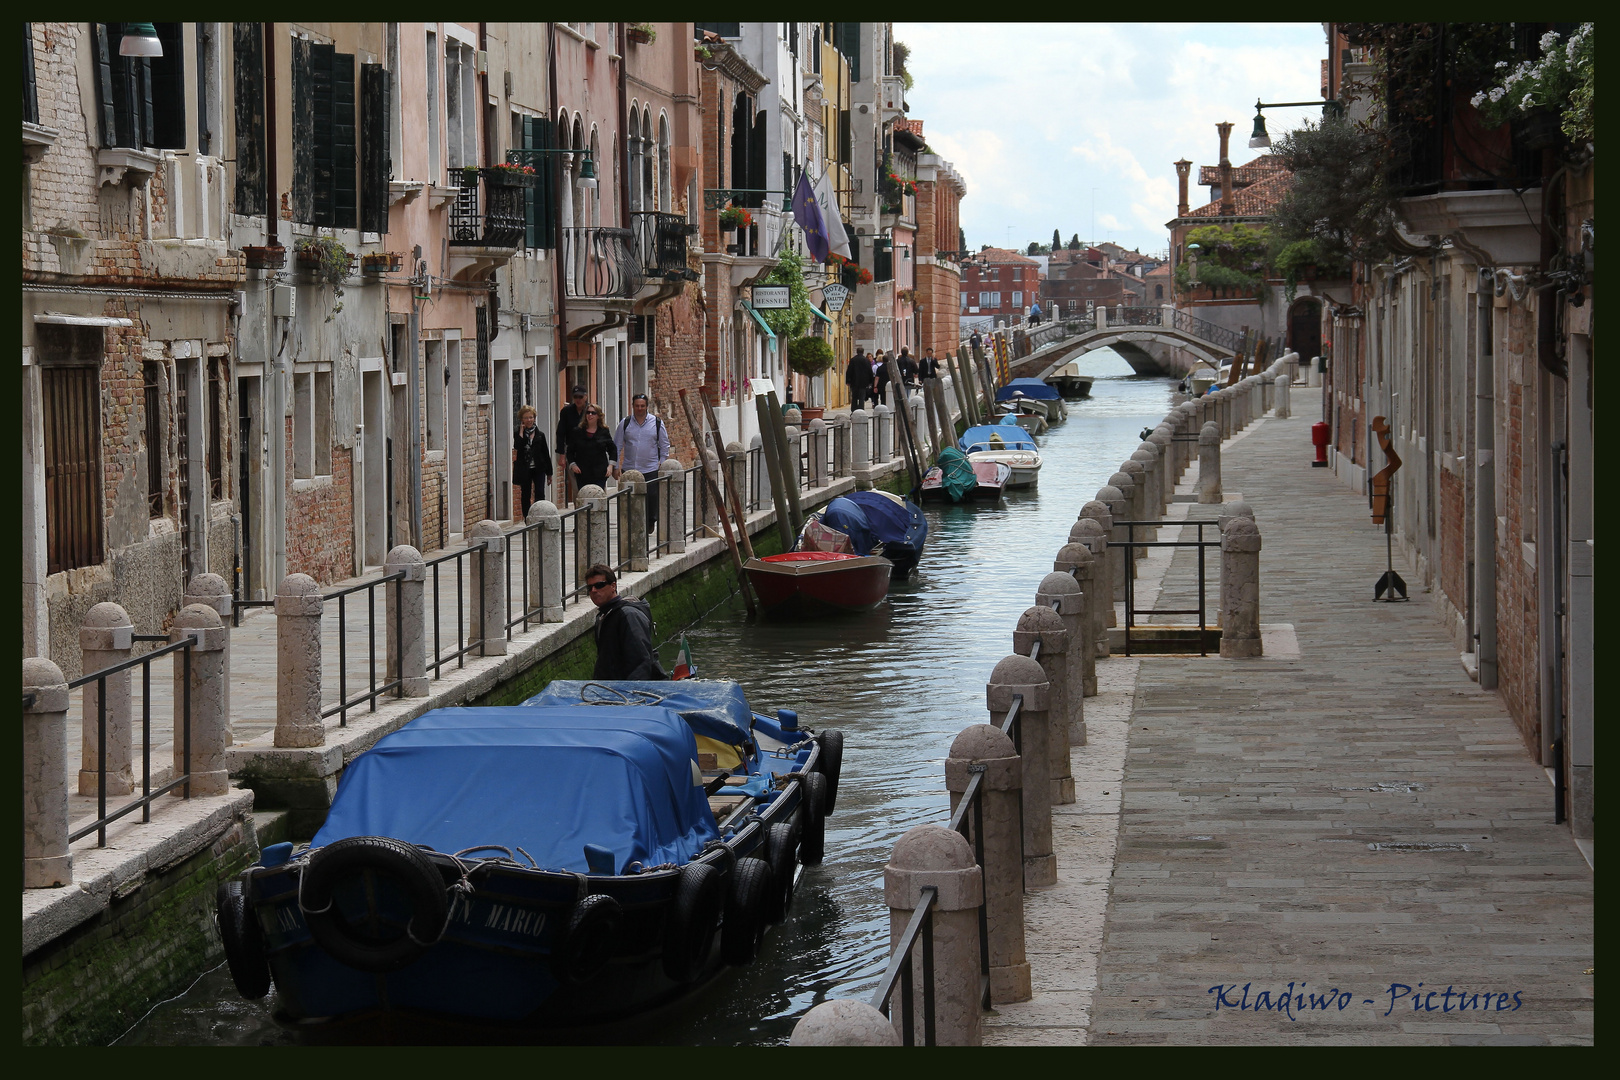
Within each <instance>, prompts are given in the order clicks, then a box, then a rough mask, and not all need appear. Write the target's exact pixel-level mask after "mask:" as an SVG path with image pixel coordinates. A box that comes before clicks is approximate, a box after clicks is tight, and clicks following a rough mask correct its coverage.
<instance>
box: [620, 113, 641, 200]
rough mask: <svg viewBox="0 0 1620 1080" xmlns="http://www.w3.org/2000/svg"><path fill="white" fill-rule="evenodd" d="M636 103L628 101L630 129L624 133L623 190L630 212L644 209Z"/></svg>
mask: <svg viewBox="0 0 1620 1080" xmlns="http://www.w3.org/2000/svg"><path fill="white" fill-rule="evenodd" d="M637 115H638V114H637V105H636V103H635V102H634V101H632V102H631V103H630V130H629V131H626V132H625V133H624V156H625V177H624V180H625V192H626V194H627V195H628V196H629V199H628V201H629V203H630V212H631V213H632V214H633V213H635V212H636V211H638V210H642V209H644V207H643V206H642V205H641V200H642V187H641V137H640V132H639V131H638V130H637V125H636V117H637Z"/></svg>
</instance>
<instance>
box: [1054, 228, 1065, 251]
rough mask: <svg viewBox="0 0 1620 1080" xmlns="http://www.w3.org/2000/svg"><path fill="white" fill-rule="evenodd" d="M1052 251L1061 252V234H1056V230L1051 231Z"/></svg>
mask: <svg viewBox="0 0 1620 1080" xmlns="http://www.w3.org/2000/svg"><path fill="white" fill-rule="evenodd" d="M1052 250H1053V251H1062V250H1063V234H1062V233H1060V232H1058V231H1057V230H1056V229H1053V230H1052Z"/></svg>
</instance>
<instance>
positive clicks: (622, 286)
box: [519, 221, 645, 300]
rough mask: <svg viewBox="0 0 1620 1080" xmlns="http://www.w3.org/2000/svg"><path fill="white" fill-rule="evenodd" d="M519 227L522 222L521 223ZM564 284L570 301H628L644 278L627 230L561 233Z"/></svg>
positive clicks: (596, 227) (603, 228)
mask: <svg viewBox="0 0 1620 1080" xmlns="http://www.w3.org/2000/svg"><path fill="white" fill-rule="evenodd" d="M519 224H520V226H521V221H520V223H519ZM562 232H563V252H562V269H563V275H564V278H563V281H564V285H565V287H566V290H567V294H568V297H569V298H570V299H575V300H577V299H609V298H613V297H621V298H625V299H628V298H630V297H633V296H635V295H636V290H637V289H640V288H641V286H642V283H643V282H644V281H645V277H644V276H643V273H642V265H641V261H640V260H639V259H638V258H637V256H636V253H635V251H634V250H633V248H634V246H635V236H634V234H633V233H632V232H631V231H630V230H629V229H618V228H612V227H609V226H606V225H594V226H590V227H587V228H576V229H564V230H563V231H562Z"/></svg>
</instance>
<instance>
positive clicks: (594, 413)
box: [568, 402, 619, 492]
mask: <svg viewBox="0 0 1620 1080" xmlns="http://www.w3.org/2000/svg"><path fill="white" fill-rule="evenodd" d="M581 414H582V415H581V419H580V422H579V426H578V427H576V428H574V430H573V431H570V432H569V433H568V471H569V472H570V473H572V474H573V483H574V484H576V485H577V487H576V488H575V491H576V492H577V491H579V490H581V489H583V488H586V487H589V486H590V485H592V484H595V485H596V486H597V487H599V488H606V487H607V479H608V474H609V473H611V474H612V475H614V476H618V475H619V465H618V457H619V449H618V447H616V446H614V445H613V436H612V435H609V434H608V430H607V428H605V427H603V426H602V421H603V419H605V418H604V417H603V415H602V407H601V406H600V405H598V404H596V403H595V402H588V403H586V405H585V407H584V409H583V410H581Z"/></svg>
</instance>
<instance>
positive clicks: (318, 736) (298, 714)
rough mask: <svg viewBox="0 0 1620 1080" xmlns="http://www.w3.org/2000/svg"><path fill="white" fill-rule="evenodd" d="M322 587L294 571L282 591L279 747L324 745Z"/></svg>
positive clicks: (278, 654)
mask: <svg viewBox="0 0 1620 1080" xmlns="http://www.w3.org/2000/svg"><path fill="white" fill-rule="evenodd" d="M324 606H325V601H323V600H322V599H321V587H320V586H319V585H317V584H315V579H314V578H312V577H310V576H309V575H308V574H288V575H287V576H286V577H284V578H282V579H281V587H280V588H279V589H277V590H276V736H275V745H276V746H321V745H323V744H324V743H325V742H326V726H325V725H324V724H322V723H321V611H322V609H323V608H324Z"/></svg>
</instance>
